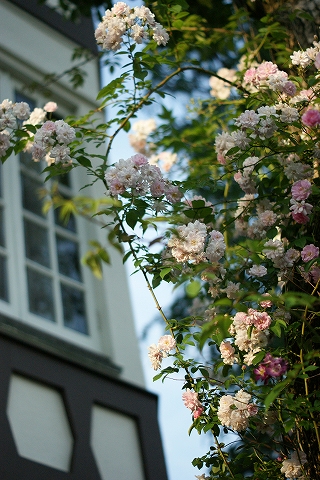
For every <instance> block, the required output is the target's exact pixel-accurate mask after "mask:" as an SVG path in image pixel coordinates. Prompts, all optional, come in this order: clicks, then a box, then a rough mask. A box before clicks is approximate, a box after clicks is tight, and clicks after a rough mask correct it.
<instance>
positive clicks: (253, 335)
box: [220, 308, 272, 365]
mask: <svg viewBox="0 0 320 480" xmlns="http://www.w3.org/2000/svg"><path fill="white" fill-rule="evenodd" d="M271 321H272V320H271V317H270V315H269V314H268V313H267V312H260V311H258V310H255V309H254V308H249V310H248V312H247V313H245V312H237V313H236V314H235V315H234V317H233V318H232V324H231V326H230V328H229V332H230V334H231V335H232V336H233V338H234V346H235V347H237V348H238V350H239V353H241V354H242V355H243V362H244V363H245V364H246V365H252V362H253V360H254V357H255V355H256V354H257V353H258V352H260V351H261V350H262V349H263V348H264V347H265V346H266V345H267V344H268V337H269V330H268V328H269V326H270V324H271ZM234 346H233V345H232V344H231V343H230V342H229V341H223V342H221V344H220V353H221V357H222V360H223V362H224V363H225V364H226V365H232V364H233V363H235V362H239V356H238V355H237V353H236V349H235V348H234Z"/></svg>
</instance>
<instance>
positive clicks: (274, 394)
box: [264, 378, 291, 410]
mask: <svg viewBox="0 0 320 480" xmlns="http://www.w3.org/2000/svg"><path fill="white" fill-rule="evenodd" d="M290 382H291V379H290V378H286V379H285V380H282V382H279V383H277V385H276V386H275V387H273V389H272V390H271V392H269V393H268V395H267V396H266V398H265V401H264V405H265V407H266V409H267V410H268V408H269V407H270V406H271V405H272V404H273V402H274V401H275V400H276V398H278V397H279V396H280V394H281V392H282V390H284V389H285V388H286V387H287V386H288V385H289V383H290Z"/></svg>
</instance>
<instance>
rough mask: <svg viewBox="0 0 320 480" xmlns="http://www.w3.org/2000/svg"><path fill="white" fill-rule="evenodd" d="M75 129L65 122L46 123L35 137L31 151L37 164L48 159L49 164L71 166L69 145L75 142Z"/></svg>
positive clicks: (49, 121)
mask: <svg viewBox="0 0 320 480" xmlns="http://www.w3.org/2000/svg"><path fill="white" fill-rule="evenodd" d="M75 138H76V134H75V130H74V128H72V127H70V125H68V124H67V123H66V122H64V121H63V120H57V121H56V122H52V121H51V120H48V121H46V122H45V123H44V124H43V125H42V127H41V128H39V130H38V131H37V132H36V134H35V136H34V142H33V145H32V147H31V149H30V152H31V155H32V158H33V160H34V161H35V162H39V161H40V160H43V159H46V161H47V162H48V164H49V165H50V164H51V163H56V164H57V163H61V164H70V163H71V162H72V159H71V157H70V148H69V147H68V145H69V144H70V143H71V142H73V140H75Z"/></svg>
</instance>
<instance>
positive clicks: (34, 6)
mask: <svg viewBox="0 0 320 480" xmlns="http://www.w3.org/2000/svg"><path fill="white" fill-rule="evenodd" d="M9 2H11V3H13V4H14V5H16V6H18V7H20V8H21V9H22V10H24V11H25V12H27V13H29V14H30V15H32V16H34V17H36V18H38V19H39V20H41V21H43V22H44V23H46V24H47V25H48V26H49V27H51V28H53V29H54V30H56V31H58V32H59V33H61V34H62V35H64V36H65V37H67V38H69V39H70V40H73V41H74V42H75V43H77V44H78V45H79V46H81V47H84V48H86V49H88V50H90V51H91V52H92V53H94V54H95V55H97V53H98V49H97V44H96V42H95V38H94V27H93V21H92V18H87V17H81V20H80V21H79V22H77V23H74V22H71V21H70V20H66V19H65V18H64V17H63V16H62V15H60V14H59V13H57V12H56V11H55V10H53V9H52V8H50V7H48V6H47V5H40V4H39V3H38V0H27V1H26V0H9Z"/></svg>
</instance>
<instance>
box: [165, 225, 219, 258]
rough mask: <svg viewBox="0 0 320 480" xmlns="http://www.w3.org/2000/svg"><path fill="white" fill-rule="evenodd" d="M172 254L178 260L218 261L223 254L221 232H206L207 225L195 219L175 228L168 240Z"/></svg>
mask: <svg viewBox="0 0 320 480" xmlns="http://www.w3.org/2000/svg"><path fill="white" fill-rule="evenodd" d="M168 247H169V248H170V249H171V254H172V256H173V257H174V258H175V259H176V260H177V261H178V262H188V261H191V262H195V263H200V262H207V261H209V262H211V263H216V262H218V261H219V260H220V259H221V258H222V257H223V255H224V252H225V249H226V244H225V242H224V238H223V235H222V233H220V232H218V231H217V230H212V231H211V232H210V233H209V232H208V228H207V225H206V224H204V223H202V222H199V220H195V222H189V223H188V224H187V225H180V226H178V227H177V228H176V230H175V231H174V233H173V234H172V236H171V238H170V239H169V240H168Z"/></svg>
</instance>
